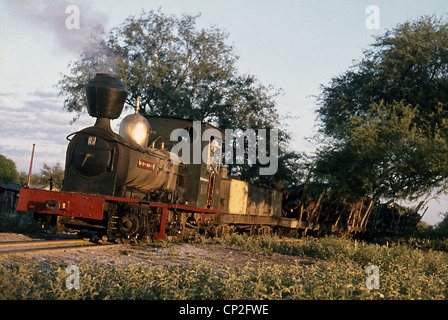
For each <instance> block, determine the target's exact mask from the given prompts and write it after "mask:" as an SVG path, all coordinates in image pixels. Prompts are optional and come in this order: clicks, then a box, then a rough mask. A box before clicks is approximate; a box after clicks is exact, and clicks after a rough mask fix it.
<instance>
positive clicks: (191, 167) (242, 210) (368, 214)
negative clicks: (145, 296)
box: [17, 73, 421, 243]
mask: <svg viewBox="0 0 448 320" xmlns="http://www.w3.org/2000/svg"><path fill="white" fill-rule="evenodd" d="M85 89H86V96H87V109H88V112H89V114H90V116H92V117H95V118H96V122H95V125H94V126H92V127H88V128H85V129H83V130H81V131H79V132H75V133H73V134H71V135H69V137H67V138H68V139H69V140H70V143H69V145H68V147H67V153H66V162H65V176H64V183H63V187H62V190H61V191H52V190H49V191H48V190H38V189H33V188H30V187H26V188H22V189H20V194H19V200H18V205H17V210H18V211H31V212H34V215H35V218H36V219H37V221H38V222H39V223H40V224H42V225H53V226H56V227H57V229H58V230H61V231H67V232H78V233H83V234H85V233H90V234H93V235H95V236H96V237H99V238H101V239H104V238H106V239H108V240H111V241H116V242H120V243H129V242H130V241H135V242H139V241H143V242H145V241H154V240H163V239H170V240H188V239H194V238H196V237H198V236H204V235H205V236H215V235H221V234H225V233H230V232H233V231H246V232H249V233H250V234H252V235H254V234H266V233H272V232H276V233H278V234H280V235H289V236H294V235H298V234H300V233H301V234H306V233H307V232H313V233H315V234H316V235H322V234H328V233H345V234H356V233H363V232H364V233H365V232H367V233H369V234H374V233H375V232H377V231H378V226H379V225H381V223H383V222H384V221H386V220H387V219H386V220H385V218H384V217H386V216H390V214H387V210H386V211H385V210H383V209H384V208H386V207H387V206H386V207H384V206H383V207H384V208H383V209H381V206H376V205H374V201H373V200H372V199H360V200H359V201H357V202H354V203H352V202H350V201H346V200H345V199H342V200H341V199H338V198H336V199H334V198H333V197H332V196H331V195H328V194H327V193H326V190H325V188H321V187H319V188H317V189H316V185H314V186H313V185H307V184H304V185H302V186H298V187H296V188H292V189H290V190H282V191H280V190H276V189H271V188H264V187H261V186H257V185H253V184H250V183H247V182H244V181H241V180H238V179H233V178H231V177H227V167H225V166H222V165H221V158H222V154H221V147H222V145H223V141H224V140H225V139H226V136H225V132H223V131H222V130H219V128H216V127H214V126H213V125H211V124H209V123H205V122H200V121H191V120H186V119H179V118H172V117H171V118H170V117H156V116H146V117H144V116H142V115H140V114H139V113H138V102H137V106H136V112H135V114H131V115H128V116H126V117H125V118H124V119H123V120H122V122H121V124H120V128H119V133H118V134H117V133H115V132H114V131H113V130H112V129H111V124H110V121H111V119H117V118H118V117H119V116H120V114H121V112H122V110H123V107H124V103H125V101H126V98H127V94H128V93H127V90H126V88H125V86H124V85H123V83H122V81H121V79H120V78H119V77H118V76H116V75H114V74H106V73H98V74H96V76H95V77H94V78H93V79H92V80H91V81H90V82H89V83H88V84H87V85H86V88H85ZM137 100H138V99H137ZM176 130H181V131H182V132H183V133H185V134H183V135H180V136H177V138H178V139H177V140H176V135H174V138H175V139H172V138H173V132H176ZM201 132H203V133H204V134H201ZM206 132H214V133H215V134H205V133H206ZM230 138H231V139H233V138H232V137H230ZM180 140H182V143H183V144H182V146H183V148H180V150H179V148H177V146H178V143H180V142H181V141H180ZM220 140H221V141H220ZM226 145H227V144H226ZM197 150H199V152H200V153H202V155H203V154H204V152H205V154H206V155H208V157H205V158H207V159H206V161H204V158H202V160H201V161H199V162H198V161H191V157H190V155H191V156H192V157H193V158H194V157H195V155H194V153H195V151H197ZM201 150H202V152H201ZM176 151H177V152H176ZM180 152H181V153H184V152H185V154H180ZM189 157H190V159H188V158H189ZM185 158H186V159H187V161H185ZM386 209H387V208H386ZM418 210H419V208H418V209H416V210H408V211H409V212H407V213H406V214H405V215H404V216H401V215H400V216H398V217H397V218H396V219H392V220H391V219H389V220H390V221H391V222H390V223H388V224H387V225H388V226H393V228H389V229H391V230H392V229H394V230H398V228H399V227H400V226H403V227H404V226H406V225H409V226H411V227H412V226H415V224H416V223H417V222H418V221H419V219H420V218H421V217H420V215H418ZM392 212H394V210H393V209H392ZM389 220H388V221H389ZM406 221H410V223H407V224H406V223H405V222H406ZM383 229H384V228H383Z"/></svg>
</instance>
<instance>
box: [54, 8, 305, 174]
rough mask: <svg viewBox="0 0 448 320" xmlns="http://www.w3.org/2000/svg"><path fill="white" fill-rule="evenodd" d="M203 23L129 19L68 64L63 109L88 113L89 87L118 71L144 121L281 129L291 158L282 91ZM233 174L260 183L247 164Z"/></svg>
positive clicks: (145, 16) (152, 15)
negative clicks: (242, 69)
mask: <svg viewBox="0 0 448 320" xmlns="http://www.w3.org/2000/svg"><path fill="white" fill-rule="evenodd" d="M198 17H199V15H196V16H192V15H188V14H184V15H182V16H181V17H176V16H173V15H165V14H163V13H162V12H161V11H160V10H158V11H149V12H142V14H141V15H140V16H139V17H135V16H130V17H128V18H127V19H126V20H125V21H124V22H123V23H122V24H121V25H119V26H117V27H115V28H113V29H112V30H111V32H110V33H109V34H108V35H107V36H106V37H105V38H104V39H103V40H99V41H98V42H97V44H96V45H95V46H93V47H91V48H88V49H87V50H85V51H84V52H83V53H82V54H81V57H80V59H79V60H77V61H74V62H72V63H71V64H70V74H69V75H64V76H62V78H61V80H60V81H59V82H58V84H57V85H56V86H57V87H58V88H59V89H60V92H59V93H60V95H63V96H65V101H64V108H65V109H66V110H67V111H69V112H76V113H77V115H78V116H79V115H80V114H82V113H83V112H85V109H86V100H85V95H84V86H85V85H86V84H87V82H88V81H89V80H90V79H91V78H92V77H93V76H94V75H95V73H96V72H114V73H117V74H118V75H120V77H121V78H122V80H123V83H124V84H125V86H126V88H127V89H128V92H129V94H128V98H127V100H126V105H127V106H128V107H129V106H134V105H135V103H136V99H137V97H140V102H141V105H140V110H139V112H140V113H141V114H142V115H158V116H171V117H181V118H185V119H191V120H201V121H206V122H210V123H212V124H214V125H216V126H218V127H220V128H221V129H226V128H239V129H242V130H246V129H248V128H251V129H278V130H279V140H280V142H281V144H280V147H281V151H280V152H286V145H287V141H288V140H289V135H288V134H287V132H286V130H284V129H283V128H282V127H281V121H280V116H279V113H278V111H277V108H276V103H275V98H276V96H277V95H278V94H279V90H276V89H275V88H273V87H272V86H264V85H262V84H261V83H260V82H259V81H258V80H257V79H256V77H254V76H253V75H247V74H245V75H241V74H239V73H238V72H237V69H236V62H237V60H238V57H237V56H236V55H235V53H234V51H233V47H232V46H229V45H227V44H226V42H225V41H226V40H227V38H228V34H227V33H225V32H224V31H222V30H221V29H219V28H217V27H211V28H209V29H198V28H197V27H196V20H197V19H198ZM297 156H298V155H297ZM281 165H282V164H280V166H281ZM232 168H234V169H237V170H236V171H237V172H239V173H240V174H241V175H242V176H244V177H245V178H246V179H247V180H249V181H253V180H256V179H257V177H256V176H254V175H253V174H251V173H250V172H252V171H249V170H248V169H247V168H245V167H244V166H241V165H235V164H234V165H231V169H232ZM234 171H235V170H234Z"/></svg>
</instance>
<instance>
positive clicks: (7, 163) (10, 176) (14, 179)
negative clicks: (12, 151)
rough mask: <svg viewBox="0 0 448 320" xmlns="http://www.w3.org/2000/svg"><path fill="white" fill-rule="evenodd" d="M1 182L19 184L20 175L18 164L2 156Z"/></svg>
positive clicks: (0, 156) (0, 166) (0, 158)
mask: <svg viewBox="0 0 448 320" xmlns="http://www.w3.org/2000/svg"><path fill="white" fill-rule="evenodd" d="M0 182H6V183H18V182H19V173H18V172H17V168H16V164H15V162H14V161H12V160H11V159H8V158H6V157H5V156H4V155H1V154H0Z"/></svg>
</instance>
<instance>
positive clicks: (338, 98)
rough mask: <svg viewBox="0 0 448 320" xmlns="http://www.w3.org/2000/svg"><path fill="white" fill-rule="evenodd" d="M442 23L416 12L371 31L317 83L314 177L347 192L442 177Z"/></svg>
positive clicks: (407, 189) (401, 189) (445, 154)
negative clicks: (350, 58) (356, 56)
mask: <svg viewBox="0 0 448 320" xmlns="http://www.w3.org/2000/svg"><path fill="white" fill-rule="evenodd" d="M447 47H448V24H447V23H444V22H442V20H441V19H437V18H435V17H422V18H420V19H418V20H416V21H413V22H405V23H403V24H399V25H398V26H396V27H395V28H393V29H392V30H389V31H386V32H385V34H384V35H382V36H378V37H376V38H375V42H374V43H373V44H372V46H371V49H370V50H365V51H364V58H363V59H362V60H361V61H360V62H357V63H356V64H355V65H354V66H353V67H351V68H350V69H349V70H348V71H346V72H345V73H344V74H342V75H340V76H338V77H335V78H333V79H332V80H331V82H330V84H329V85H328V86H322V93H321V95H320V96H319V97H318V101H319V108H318V109H317V113H318V115H319V119H320V120H321V127H320V133H321V134H322V135H323V137H324V138H325V140H322V141H323V146H321V147H320V148H319V150H318V152H317V153H316V156H315V160H316V163H315V171H314V173H315V175H316V176H315V178H316V179H320V180H323V181H326V182H329V183H330V185H332V186H333V188H334V189H337V190H338V191H340V192H343V193H345V194H350V195H353V196H365V195H369V196H375V197H386V198H395V197H398V198H402V199H407V198H414V197H418V196H422V195H424V194H428V193H430V192H435V193H440V192H444V191H445V190H446V188H447V181H448V160H447V159H448V122H447V115H448V51H447V50H446V48H447Z"/></svg>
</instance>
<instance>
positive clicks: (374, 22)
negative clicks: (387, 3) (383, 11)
mask: <svg viewBox="0 0 448 320" xmlns="http://www.w3.org/2000/svg"><path fill="white" fill-rule="evenodd" d="M365 13H366V14H368V17H367V18H366V22H365V24H366V28H367V29H379V28H380V8H378V6H375V5H373V4H371V5H369V6H367V7H366V11H365Z"/></svg>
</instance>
